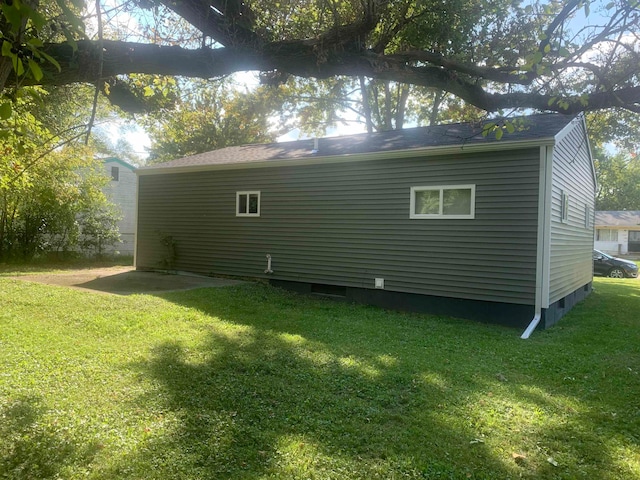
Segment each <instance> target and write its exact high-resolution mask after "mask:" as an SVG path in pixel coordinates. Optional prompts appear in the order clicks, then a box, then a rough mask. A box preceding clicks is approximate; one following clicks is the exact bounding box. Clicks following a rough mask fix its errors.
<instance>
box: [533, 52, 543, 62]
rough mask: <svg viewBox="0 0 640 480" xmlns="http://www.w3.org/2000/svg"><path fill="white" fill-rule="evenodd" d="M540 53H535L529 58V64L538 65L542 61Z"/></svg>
mask: <svg viewBox="0 0 640 480" xmlns="http://www.w3.org/2000/svg"><path fill="white" fill-rule="evenodd" d="M542 57H543V55H542V52H536V53H534V54H533V57H532V58H531V63H533V64H536V63H540V62H541V61H542Z"/></svg>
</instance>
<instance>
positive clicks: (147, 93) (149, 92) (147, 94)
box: [144, 85, 154, 97]
mask: <svg viewBox="0 0 640 480" xmlns="http://www.w3.org/2000/svg"><path fill="white" fill-rule="evenodd" d="M153 93H154V92H153V88H151V87H150V86H148V85H147V86H146V87H144V96H145V97H151V96H152V95H153Z"/></svg>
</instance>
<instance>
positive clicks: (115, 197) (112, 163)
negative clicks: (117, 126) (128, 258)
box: [102, 157, 138, 255]
mask: <svg viewBox="0 0 640 480" xmlns="http://www.w3.org/2000/svg"><path fill="white" fill-rule="evenodd" d="M102 162H103V165H104V168H105V170H106V173H107V175H108V176H109V177H110V178H111V182H109V184H108V185H107V186H106V187H105V188H104V193H105V195H106V196H107V198H109V200H111V201H112V202H113V203H115V204H116V205H117V206H118V208H119V209H120V211H121V214H122V219H121V220H120V221H119V222H118V228H119V229H120V241H121V243H119V244H116V245H115V246H114V247H113V250H115V251H117V252H119V253H120V254H121V255H133V252H134V246H135V231H136V190H137V180H138V179H137V177H136V167H134V166H133V165H130V164H129V163H127V162H124V161H122V160H120V159H118V158H113V157H111V158H105V159H103V160H102Z"/></svg>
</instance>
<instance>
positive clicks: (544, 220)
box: [520, 146, 553, 340]
mask: <svg viewBox="0 0 640 480" xmlns="http://www.w3.org/2000/svg"><path fill="white" fill-rule="evenodd" d="M552 158H553V147H551V146H549V147H547V146H541V147H540V176H539V179H540V180H539V188H538V253H537V257H538V258H537V261H536V293H535V300H534V314H533V318H532V319H531V322H530V323H529V325H528V326H527V328H526V329H525V331H524V332H522V335H520V338H521V339H523V340H527V339H528V338H529V337H530V336H531V334H532V333H533V331H534V330H535V329H536V327H537V326H538V324H539V323H540V320H541V319H542V296H543V295H548V285H547V283H548V282H547V280H546V275H547V270H548V268H547V262H548V260H549V248H550V246H549V235H550V230H551V218H550V215H551V182H552V176H551V174H552V168H553V163H552Z"/></svg>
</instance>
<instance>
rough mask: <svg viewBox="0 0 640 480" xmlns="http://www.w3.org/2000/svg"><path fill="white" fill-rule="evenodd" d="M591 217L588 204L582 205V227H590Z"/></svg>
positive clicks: (591, 213) (591, 224) (591, 212)
mask: <svg viewBox="0 0 640 480" xmlns="http://www.w3.org/2000/svg"><path fill="white" fill-rule="evenodd" d="M592 218H593V211H592V210H591V207H590V206H589V205H585V206H584V228H587V229H588V228H591V227H592V226H593V223H592V221H591V219H592Z"/></svg>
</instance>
